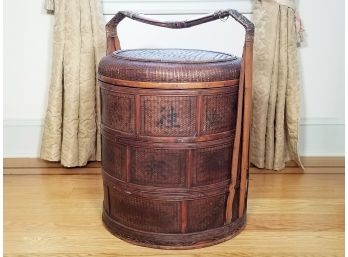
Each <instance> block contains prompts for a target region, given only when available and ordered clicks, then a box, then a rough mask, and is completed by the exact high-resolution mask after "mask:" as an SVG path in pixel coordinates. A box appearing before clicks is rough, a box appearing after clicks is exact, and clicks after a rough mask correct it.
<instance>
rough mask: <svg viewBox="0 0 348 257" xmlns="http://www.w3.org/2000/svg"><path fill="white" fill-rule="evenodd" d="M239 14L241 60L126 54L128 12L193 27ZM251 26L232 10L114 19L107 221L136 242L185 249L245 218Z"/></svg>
mask: <svg viewBox="0 0 348 257" xmlns="http://www.w3.org/2000/svg"><path fill="white" fill-rule="evenodd" d="M229 16H232V17H233V18H234V19H236V20H237V21H238V22H239V23H241V24H242V25H243V26H244V27H245V28H246V40H245V46H244V52H243V58H238V57H236V56H233V55H230V54H226V53H219V52H212V51H203V50H192V49H191V50H189V49H134V50H119V49H120V46H119V40H118V38H117V33H116V27H117V25H118V23H119V22H120V21H121V20H122V19H123V18H125V17H128V18H131V19H134V20H137V21H141V22H144V23H148V24H152V25H157V26H162V27H168V28H186V27H191V26H194V25H198V24H201V23H204V22H208V21H212V20H216V19H220V18H225V17H229ZM252 40H253V25H252V24H251V23H250V22H249V21H248V20H247V19H245V18H244V16H242V15H240V14H239V13H238V12H236V11H234V10H227V11H220V12H217V13H214V14H211V15H208V16H205V17H203V18H199V19H195V20H189V21H185V22H160V21H155V20H151V19H148V18H147V17H145V16H142V15H138V14H133V13H129V12H120V13H118V14H117V15H116V16H115V17H114V18H113V19H112V20H111V21H110V22H109V23H108V24H107V43H108V55H107V56H106V57H104V58H103V59H102V60H101V62H100V64H99V85H100V88H101V91H100V92H101V106H102V108H101V109H102V127H101V130H102V174H103V181H104V204H103V206H104V209H103V221H104V223H105V225H106V227H107V228H108V229H109V230H110V231H111V232H112V233H113V234H115V235H116V236H117V237H120V238H122V239H124V240H126V241H130V242H132V243H135V244H139V245H144V246H149V247H155V248H165V249H186V248H198V247H203V246H208V245H212V244H216V243H219V242H222V241H225V240H227V239H229V238H231V237H233V236H234V235H236V233H238V232H239V231H240V230H241V229H242V228H243V226H244V224H245V220H246V215H245V214H246V200H247V181H248V179H247V177H248V144H249V127H250V98H251V63H252V60H251V58H252Z"/></svg>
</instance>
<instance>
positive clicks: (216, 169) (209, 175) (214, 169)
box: [193, 144, 232, 186]
mask: <svg viewBox="0 0 348 257" xmlns="http://www.w3.org/2000/svg"><path fill="white" fill-rule="evenodd" d="M194 156H195V161H196V165H195V166H196V170H195V172H194V173H193V174H194V175H193V185H194V186H201V185H208V184H214V183H217V182H221V181H224V180H227V179H230V177H231V161H232V144H231V145H222V146H217V147H207V148H202V149H197V150H196V151H195V153H194Z"/></svg>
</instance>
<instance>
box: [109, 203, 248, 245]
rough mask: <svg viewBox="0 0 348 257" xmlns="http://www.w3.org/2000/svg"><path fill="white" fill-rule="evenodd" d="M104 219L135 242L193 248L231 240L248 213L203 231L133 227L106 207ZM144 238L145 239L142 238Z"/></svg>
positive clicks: (122, 237) (115, 229)
mask: <svg viewBox="0 0 348 257" xmlns="http://www.w3.org/2000/svg"><path fill="white" fill-rule="evenodd" d="M103 221H104V223H105V224H106V227H107V228H108V230H109V231H110V232H111V233H113V234H114V235H115V236H117V237H119V238H121V239H123V240H126V241H130V242H132V243H134V244H137V245H141V246H147V247H153V248H163V249H193V248H200V247H204V246H209V245H214V244H218V243H221V242H224V241H226V240H229V239H231V238H233V237H235V236H236V235H238V233H239V232H240V231H241V230H242V229H243V228H244V226H245V222H246V215H245V214H244V215H243V216H242V217H241V218H239V219H237V220H235V221H233V222H232V223H230V224H228V225H224V226H222V227H218V228H213V229H209V230H205V231H201V232H194V233H182V234H165V233H154V232H147V231H141V230H138V229H133V228H130V227H128V226H125V225H123V224H120V223H118V222H117V221H115V220H114V219H112V218H111V217H110V216H109V215H108V214H107V212H106V211H105V209H104V210H103ZM142 239H143V240H142Z"/></svg>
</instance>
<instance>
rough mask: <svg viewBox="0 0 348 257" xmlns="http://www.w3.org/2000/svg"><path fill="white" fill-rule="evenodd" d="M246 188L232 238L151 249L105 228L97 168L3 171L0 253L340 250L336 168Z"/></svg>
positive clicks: (267, 179) (188, 256) (257, 179)
mask: <svg viewBox="0 0 348 257" xmlns="http://www.w3.org/2000/svg"><path fill="white" fill-rule="evenodd" d="M249 190H250V191H249V201H248V221H247V226H246V228H245V230H244V231H243V232H242V233H241V234H240V235H238V236H237V237H235V238H234V239H232V240H229V241H227V242H225V243H222V244H219V245H216V246H212V247H208V248H202V249H196V250H178V251H175V250H158V249H150V248H144V247H139V246H134V245H131V244H128V243H125V242H123V241H121V240H119V239H117V238H116V237H114V236H113V235H111V234H110V233H109V232H108V231H107V230H106V229H105V228H104V226H103V224H102V221H101V207H102V194H103V190H102V180H101V177H100V175H73V176H66V175H26V176H23V175H5V176H4V254H5V255H4V256H8V257H19V256H34V257H35V256H37V257H43V256H45V257H46V256H48V257H51V256H52V257H53V256H58V257H59V256H62V257H63V256H65V257H72V256H74V257H75V256H81V257H82V256H110V257H111V256H116V257H121V256H127V257H134V256H143V257H145V256H146V257H150V256H151V257H163V256H173V257H174V256H175V257H180V256H182V257H203V256H207V257H208V256H209V257H231V256H237V257H238V256H243V257H244V256H245V257H248V256H250V257H255V256H256V257H266V256H267V257H269V256H284V257H290V256H291V257H311V256H313V257H324V256H325V257H330V256H344V222H345V221H344V175H343V174H313V175H312V174H306V175H300V174H277V175H275V174H273V175H271V174H251V175H250V187H249ZM81 214H83V215H81Z"/></svg>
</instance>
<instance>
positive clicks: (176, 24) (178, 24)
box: [105, 9, 254, 54]
mask: <svg viewBox="0 0 348 257" xmlns="http://www.w3.org/2000/svg"><path fill="white" fill-rule="evenodd" d="M229 16H231V17H232V18H233V19H235V20H236V21H237V22H238V23H240V24H241V25H242V26H243V27H244V28H245V41H246V42H247V41H249V42H252V41H253V39H254V24H253V23H251V22H250V21H249V20H248V19H247V18H246V17H245V16H243V15H242V14H240V13H239V12H238V11H236V10H232V9H228V10H224V11H217V12H215V13H212V14H209V15H207V16H204V17H200V18H196V19H191V20H185V21H159V20H155V19H152V18H149V17H146V16H144V15H142V14H138V13H134V12H128V11H120V12H118V13H117V14H116V15H115V16H114V17H113V18H112V19H111V20H110V21H109V22H108V23H107V24H106V26H105V28H106V38H107V51H106V53H107V54H111V53H112V52H114V51H116V50H119V49H121V46H120V40H119V38H118V36H117V26H118V24H119V23H120V22H121V21H122V20H123V19H124V18H125V17H127V18H130V19H132V20H135V21H139V22H143V23H146V24H150V25H154V26H159V27H165V28H170V29H183V28H189V27H193V26H196V25H199V24H203V23H206V22H210V21H214V20H218V19H223V18H228V17H229Z"/></svg>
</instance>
